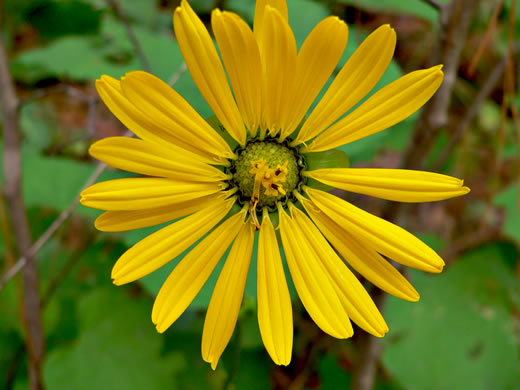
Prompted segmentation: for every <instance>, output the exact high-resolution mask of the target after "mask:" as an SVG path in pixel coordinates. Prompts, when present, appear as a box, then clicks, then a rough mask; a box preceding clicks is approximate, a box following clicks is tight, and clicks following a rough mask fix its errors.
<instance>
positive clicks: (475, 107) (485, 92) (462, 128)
mask: <svg viewBox="0 0 520 390" xmlns="http://www.w3.org/2000/svg"><path fill="white" fill-rule="evenodd" d="M513 51H514V53H515V54H516V53H518V52H520V40H519V41H517V42H516V44H515V47H514V49H513ZM508 58H509V53H507V54H506V55H505V56H504V58H503V59H502V61H500V63H498V64H497V65H496V66H495V68H494V69H493V71H492V72H491V73H490V75H489V77H488V78H487V80H486V81H485V82H484V85H483V86H482V88H481V89H480V91H479V93H478V94H477V96H476V97H475V99H474V100H473V103H472V104H471V106H470V107H469V109H468V110H467V111H466V114H465V115H464V118H463V119H462V120H461V121H460V123H459V125H458V126H457V129H456V130H455V133H454V134H453V136H452V137H451V139H450V141H449V143H448V145H447V146H446V147H445V148H444V149H443V150H442V152H441V153H440V154H439V156H438V157H437V158H436V160H435V162H434V163H433V164H432V170H433V171H437V170H438V169H439V168H440V167H442V165H443V164H444V163H445V162H446V161H447V160H448V158H449V157H450V156H451V153H452V152H453V149H454V148H455V146H457V144H458V142H459V141H460V139H461V138H462V137H463V136H464V134H465V132H466V130H467V129H468V127H469V125H470V124H471V122H472V121H473V119H474V118H475V117H476V116H477V114H478V113H479V110H480V107H481V106H482V104H483V103H484V102H485V101H486V99H487V98H488V96H489V95H490V94H491V92H493V90H494V89H495V87H496V85H497V84H498V81H499V80H500V78H501V77H502V75H503V74H504V71H505V69H506V66H507V62H508Z"/></svg>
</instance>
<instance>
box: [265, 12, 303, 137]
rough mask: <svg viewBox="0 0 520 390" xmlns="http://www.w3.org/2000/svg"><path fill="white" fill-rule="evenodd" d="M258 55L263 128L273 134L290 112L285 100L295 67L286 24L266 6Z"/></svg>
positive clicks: (289, 90)
mask: <svg viewBox="0 0 520 390" xmlns="http://www.w3.org/2000/svg"><path fill="white" fill-rule="evenodd" d="M260 53H261V55H262V64H263V67H264V77H265V79H264V94H263V96H264V98H265V101H264V104H263V107H264V125H265V127H266V128H267V129H268V130H269V132H270V134H271V135H275V134H276V133H277V132H278V131H279V130H280V129H281V127H282V125H283V123H285V121H286V120H287V118H288V116H289V113H290V111H291V109H292V108H291V103H292V102H291V101H290V100H289V97H290V96H291V91H292V88H293V81H294V71H295V68H296V41H295V39H294V35H293V32H292V30H291V28H290V27H289V24H288V23H287V21H286V20H285V19H284V18H283V17H282V15H280V12H278V11H277V10H276V9H275V8H272V7H270V6H267V7H266V8H265V11H264V25H263V38H262V46H260ZM262 130H265V129H262Z"/></svg>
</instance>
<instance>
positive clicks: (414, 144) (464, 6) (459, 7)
mask: <svg viewBox="0 0 520 390" xmlns="http://www.w3.org/2000/svg"><path fill="white" fill-rule="evenodd" d="M477 5H478V0H453V1H452V2H451V3H450V5H449V7H442V8H441V18H440V21H441V29H440V46H439V47H438V49H437V51H436V55H435V56H434V58H433V63H442V64H444V82H443V84H442V85H441V87H440V88H439V90H438V91H437V93H436V94H435V95H434V96H433V97H432V99H431V100H430V101H429V102H428V104H427V105H426V106H425V107H424V108H423V110H422V111H421V114H420V116H419V119H418V121H417V124H416V128H415V131H414V133H413V135H412V140H411V142H410V144H409V145H408V150H407V152H406V153H405V157H404V159H403V163H402V166H403V167H405V168H413V169H420V168H422V167H423V165H424V161H425V157H426V156H427V155H428V151H429V150H430V149H431V147H432V145H433V142H434V140H435V137H436V135H437V133H438V132H439V130H440V129H441V128H442V127H444V126H445V125H446V123H447V122H448V109H449V106H450V103H451V98H452V95H453V88H454V87H455V81H456V79H457V73H458V69H459V62H460V57H461V53H462V48H463V47H464V43H465V42H466V36H467V32H468V29H469V25H470V21H471V19H472V17H473V13H474V10H475V8H476V7H477Z"/></svg>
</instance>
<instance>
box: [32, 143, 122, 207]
mask: <svg viewBox="0 0 520 390" xmlns="http://www.w3.org/2000/svg"><path fill="white" fill-rule="evenodd" d="M23 158H24V169H23V185H24V199H25V204H26V206H27V207H49V208H52V209H55V210H57V211H63V210H65V209H66V208H67V207H68V206H69V205H70V204H71V203H72V201H73V200H74V199H75V197H76V196H77V194H78V193H79V191H80V190H81V189H82V187H83V185H84V184H85V182H86V181H87V179H88V178H89V177H90V175H91V174H92V172H94V170H95V166H94V165H93V164H86V163H80V162H77V161H73V160H69V159H64V158H57V157H43V156H41V155H40V154H39V153H37V152H35V151H34V150H30V149H29V148H25V149H24V153H23ZM122 176H124V174H122V173H121V172H114V171H107V172H105V173H104V174H103V175H102V176H101V178H100V180H99V181H102V180H106V179H115V178H119V177H122ZM77 211H78V212H80V213H81V214H85V215H89V216H96V215H98V214H99V212H98V211H96V210H93V209H89V208H86V207H83V206H79V207H78V209H77Z"/></svg>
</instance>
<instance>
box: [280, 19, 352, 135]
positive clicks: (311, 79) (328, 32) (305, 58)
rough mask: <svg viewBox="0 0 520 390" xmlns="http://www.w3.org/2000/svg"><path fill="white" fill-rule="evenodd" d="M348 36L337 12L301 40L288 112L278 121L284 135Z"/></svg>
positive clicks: (294, 124)
mask: <svg viewBox="0 0 520 390" xmlns="http://www.w3.org/2000/svg"><path fill="white" fill-rule="evenodd" d="M347 39H348V27H347V25H346V24H345V23H344V22H343V21H342V20H340V19H339V18H338V17H337V16H330V17H328V18H325V19H323V20H322V21H321V22H320V23H318V24H317V25H316V27H314V29H313V30H312V31H311V33H310V34H309V36H308V37H307V38H306V39H305V42H303V45H302V47H301V48H300V51H299V53H298V57H297V59H296V70H295V80H297V82H296V83H295V84H294V88H292V91H291V92H292V94H291V96H290V99H291V100H292V101H293V103H292V106H291V110H290V111H289V116H288V117H287V118H286V120H285V123H284V124H283V125H282V137H283V138H285V137H288V136H289V135H290V134H291V133H292V132H293V131H294V130H295V129H296V127H297V126H298V125H299V124H300V122H301V120H302V119H303V117H304V115H305V114H306V113H307V110H308V109H309V107H310V106H311V104H312V102H313V101H314V99H315V98H316V96H317V95H318V93H319V92H320V91H321V89H322V88H323V86H324V85H325V83H326V82H327V80H328V79H329V77H330V75H331V74H332V72H333V71H334V69H335V68H336V66H337V65H338V62H339V60H340V58H341V55H342V54H343V51H344V50H345V46H346V45H347Z"/></svg>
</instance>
